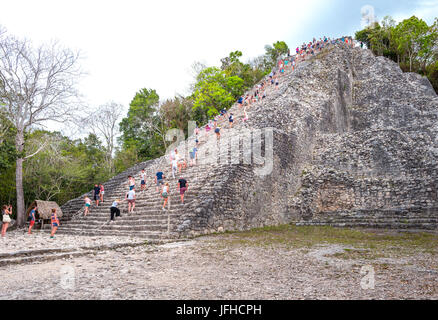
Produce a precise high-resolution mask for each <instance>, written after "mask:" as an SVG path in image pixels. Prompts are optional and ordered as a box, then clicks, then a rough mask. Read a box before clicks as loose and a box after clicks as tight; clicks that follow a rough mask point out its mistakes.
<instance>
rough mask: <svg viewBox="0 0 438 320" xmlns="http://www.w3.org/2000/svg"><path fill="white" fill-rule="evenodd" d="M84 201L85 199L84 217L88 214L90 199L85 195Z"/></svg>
mask: <svg viewBox="0 0 438 320" xmlns="http://www.w3.org/2000/svg"><path fill="white" fill-rule="evenodd" d="M84 201H85V211H84V217H86V216H87V215H88V213H90V207H91V199H90V198H88V197H87V196H86V197H85V198H84Z"/></svg>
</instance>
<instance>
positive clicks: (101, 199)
mask: <svg viewBox="0 0 438 320" xmlns="http://www.w3.org/2000/svg"><path fill="white" fill-rule="evenodd" d="M99 187H100V202H102V203H103V196H104V194H105V188H104V186H103V184H99Z"/></svg>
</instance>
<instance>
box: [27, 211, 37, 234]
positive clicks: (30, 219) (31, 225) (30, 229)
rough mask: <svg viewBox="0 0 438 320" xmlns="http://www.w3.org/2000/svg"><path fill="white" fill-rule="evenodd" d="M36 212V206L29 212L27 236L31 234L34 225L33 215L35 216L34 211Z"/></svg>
mask: <svg viewBox="0 0 438 320" xmlns="http://www.w3.org/2000/svg"><path fill="white" fill-rule="evenodd" d="M37 210H38V208H37V206H35V207H33V208H32V210H30V213H29V221H30V223H29V230H28V232H27V233H28V234H32V227H33V226H34V225H35V215H36V211H37Z"/></svg>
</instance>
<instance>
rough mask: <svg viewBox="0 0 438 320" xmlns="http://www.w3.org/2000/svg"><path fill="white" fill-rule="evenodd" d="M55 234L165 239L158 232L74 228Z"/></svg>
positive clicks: (165, 237)
mask: <svg viewBox="0 0 438 320" xmlns="http://www.w3.org/2000/svg"><path fill="white" fill-rule="evenodd" d="M47 232H49V230H47ZM56 233H57V234H58V233H59V234H72V235H76V236H77V235H81V236H128V237H129V236H130V237H136V238H144V239H149V240H161V239H167V238H168V237H167V232H159V231H145V230H141V231H131V232H128V231H117V230H97V229H92V230H83V229H76V228H68V229H65V230H64V229H62V228H60V229H58V231H57V232H56Z"/></svg>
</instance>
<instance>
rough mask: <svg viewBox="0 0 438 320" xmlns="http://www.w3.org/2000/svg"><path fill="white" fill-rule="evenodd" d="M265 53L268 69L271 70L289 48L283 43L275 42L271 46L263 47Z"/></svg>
mask: <svg viewBox="0 0 438 320" xmlns="http://www.w3.org/2000/svg"><path fill="white" fill-rule="evenodd" d="M265 51H266V54H265V56H266V58H267V59H266V62H267V64H268V66H269V67H270V69H272V68H273V67H274V66H275V65H276V63H277V60H278V59H279V58H280V57H281V56H283V55H286V54H287V53H288V51H289V47H288V46H287V44H286V43H285V42H284V41H277V42H276V43H274V44H273V45H272V46H265Z"/></svg>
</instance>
